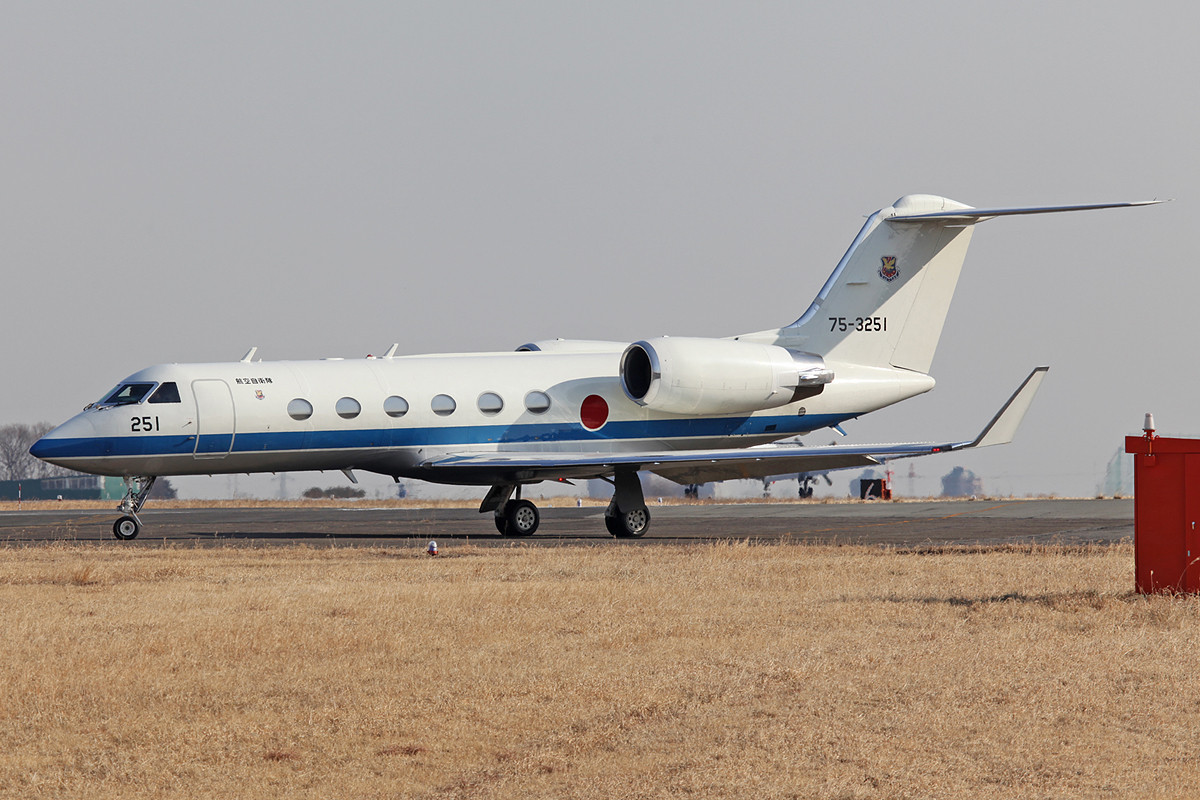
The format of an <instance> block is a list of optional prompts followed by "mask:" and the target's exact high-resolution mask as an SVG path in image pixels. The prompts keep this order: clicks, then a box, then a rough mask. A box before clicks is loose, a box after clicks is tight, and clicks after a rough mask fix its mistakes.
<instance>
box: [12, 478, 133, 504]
mask: <svg viewBox="0 0 1200 800" xmlns="http://www.w3.org/2000/svg"><path fill="white" fill-rule="evenodd" d="M18 488H19V491H20V499H22V500H57V499H59V498H60V497H61V498H62V499H63V500H120V499H121V498H122V497H124V496H125V483H124V481H122V480H121V479H120V478H111V477H106V476H103V475H70V476H68V477H65V478H41V479H40V480H38V479H31V480H22V481H0V500H16V499H18Z"/></svg>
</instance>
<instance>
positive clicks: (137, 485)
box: [113, 475, 156, 542]
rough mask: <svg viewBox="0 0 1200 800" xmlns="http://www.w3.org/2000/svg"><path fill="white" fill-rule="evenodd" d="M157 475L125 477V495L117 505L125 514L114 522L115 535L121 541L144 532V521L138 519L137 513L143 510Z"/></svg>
mask: <svg viewBox="0 0 1200 800" xmlns="http://www.w3.org/2000/svg"><path fill="white" fill-rule="evenodd" d="M155 477H156V476H154V475H149V476H145V475H130V476H127V477H126V478H124V481H125V497H124V499H122V500H121V504H120V505H119V506H117V511H120V512H122V514H123V516H122V517H120V518H119V519H118V520H117V521H116V522H114V523H113V536H115V537H116V538H118V539H120V540H121V541H123V542H127V541H129V540H130V539H136V538H137V535H138V534H139V533H141V532H142V521H141V520H140V519H138V517H137V513H138V512H139V511H141V510H142V505H143V504H144V503H145V502H146V498H147V497H149V496H150V489H151V488H152V487H153V486H154V480H155Z"/></svg>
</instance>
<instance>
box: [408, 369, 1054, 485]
mask: <svg viewBox="0 0 1200 800" xmlns="http://www.w3.org/2000/svg"><path fill="white" fill-rule="evenodd" d="M1047 370H1049V367H1038V368H1037V369H1035V370H1033V372H1031V373H1029V376H1028V377H1027V378H1026V379H1025V381H1024V382H1023V383H1022V384H1021V386H1020V388H1018V389H1017V391H1015V392H1014V393H1013V394H1012V396H1011V397H1009V399H1008V401H1007V402H1006V403H1005V404H1004V406H1003V407H1002V408H1001V409H1000V411H998V412H997V413H996V414H995V416H993V417H992V419H991V421H989V422H988V424H987V425H986V426H984V428H983V430H982V431H981V432H980V433H979V435H978V436H976V437H975V438H974V439H971V440H967V441H961V442H943V443H936V444H935V443H914V444H873V445H872V444H855V445H829V446H827V447H804V446H802V445H796V444H790V445H774V444H768V445H759V446H757V447H747V448H740V449H739V448H725V449H720V450H664V451H658V452H631V453H546V452H542V453H535V452H525V451H523V452H515V451H500V452H491V453H477V454H467V455H448V456H442V457H440V458H436V459H433V460H430V461H427V462H425V463H424V464H423V465H422V466H423V467H426V468H430V469H433V470H437V471H443V472H447V473H451V474H455V473H461V475H462V476H464V477H466V476H473V479H475V480H479V481H480V482H488V481H492V482H495V483H523V482H530V481H537V480H559V479H571V478H580V479H585V478H598V477H603V476H607V475H612V474H613V473H614V472H616V471H617V470H618V469H636V470H648V471H650V472H653V473H656V474H658V475H661V476H663V477H664V478H668V479H670V480H673V481H675V482H676V483H681V484H690V483H707V482H709V481H722V480H730V479H734V478H761V477H764V476H767V475H780V474H783V473H787V472H812V471H817V470H833V469H844V468H847V467H862V466H872V465H877V464H881V463H883V462H884V461H889V460H891V459H897V458H913V457H916V456H925V455H932V454H934V453H948V452H952V451H955V450H964V449H967V448H970V447H988V446H990V445H996V444H1007V443H1008V442H1010V441H1012V438H1013V435H1014V434H1015V433H1016V430H1017V427H1018V426H1019V425H1020V423H1021V420H1022V419H1023V418H1024V416H1025V412H1026V411H1028V410H1029V406H1030V404H1031V403H1032V402H1033V397H1034V395H1035V394H1036V393H1037V390H1038V388H1039V387H1040V386H1041V382H1042V378H1043V377H1045V374H1046V372H1047Z"/></svg>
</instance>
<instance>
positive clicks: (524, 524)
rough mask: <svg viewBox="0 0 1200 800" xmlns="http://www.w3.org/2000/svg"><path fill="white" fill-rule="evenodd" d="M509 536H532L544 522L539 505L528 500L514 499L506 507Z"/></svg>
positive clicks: (505, 513) (505, 517)
mask: <svg viewBox="0 0 1200 800" xmlns="http://www.w3.org/2000/svg"><path fill="white" fill-rule="evenodd" d="M504 519H505V521H506V522H507V523H508V526H507V527H508V530H507V533H508V535H509V536H532V535H533V534H534V533H535V532H536V531H537V529H538V525H540V524H541V522H542V515H541V514H539V513H538V509H537V506H535V505H534V504H533V503H531V502H529V501H528V500H512V501H510V502H509V503H508V504H507V505H506V506H505V507H504Z"/></svg>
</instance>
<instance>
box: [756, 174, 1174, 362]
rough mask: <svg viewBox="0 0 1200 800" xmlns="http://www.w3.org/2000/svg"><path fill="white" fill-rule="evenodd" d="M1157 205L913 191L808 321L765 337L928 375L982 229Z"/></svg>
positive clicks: (867, 234)
mask: <svg viewBox="0 0 1200 800" xmlns="http://www.w3.org/2000/svg"><path fill="white" fill-rule="evenodd" d="M1159 202H1162V201H1159V200H1141V201H1136V202H1125V203H1091V204H1087V205H1072V206H1027V207H1020V208H972V207H971V206H967V205H963V204H962V203H957V202H955V201H953V200H948V199H946V198H945V197H936V196H934V195H928V194H914V195H905V196H904V197H901V198H900V199H899V200H897V201H896V202H895V203H893V204H892V205H891V206H888V207H887V208H884V209H880V210H879V211H876V212H875V213H874V214H872V215H871V216H870V217H869V218H868V219H867V223H866V224H865V225H863V228H862V230H861V231H859V233H858V236H856V237H855V239H854V242H853V244H851V245H850V249H849V250H847V251H846V255H844V256H842V260H841V261H839V262H838V265H837V267H836V268H835V269H834V271H833V274H832V275H830V276H829V279H828V280H827V281H825V285H824V286H822V287H821V291H820V292H819V293H818V294H817V299H816V300H814V301H813V303H812V305H811V306H809V307H808V310H807V311H805V312H804V315H803V316H801V317H800V319H798V320H796V321H795V322H793V323H792V324H791V325H788V326H787V327H786V328H782V329H780V330H778V331H771V332H764V334H766V335H770V336H772V337H773V340H774V341H775V342H776V343H778V344H780V345H782V346H784V347H788V348H793V349H796V350H803V351H807V352H810V353H816V354H817V355H820V356H822V357H824V358H825V360H827V361H830V362H841V363H852V364H861V365H864V366H869V367H898V368H901V369H907V370H913V371H915V372H924V373H928V372H929V367H930V364H932V363H933V354H934V352H935V351H936V350H937V343H938V339H940V338H941V335H942V326H943V325H944V324H945V322H946V314H947V312H949V310H950V301H951V300H952V299H953V298H954V288H955V287H956V286H957V285H958V276H959V273H960V271H961V270H962V264H963V259H964V258H965V257H966V255H967V246H968V245H969V244H970V242H971V232H972V230H973V228H974V226H975V224H976V223H979V222H982V221H984V220H988V219H994V218H996V217H1007V216H1016V215H1026V214H1052V213H1058V212H1063V211H1093V210H1096V209H1102V208H1128V207H1132V206H1147V205H1154V204H1156V203H1159ZM764 334H748V335H747V336H752V337H755V338H758V337H760V336H762V335H764ZM739 338H741V337H739Z"/></svg>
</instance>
